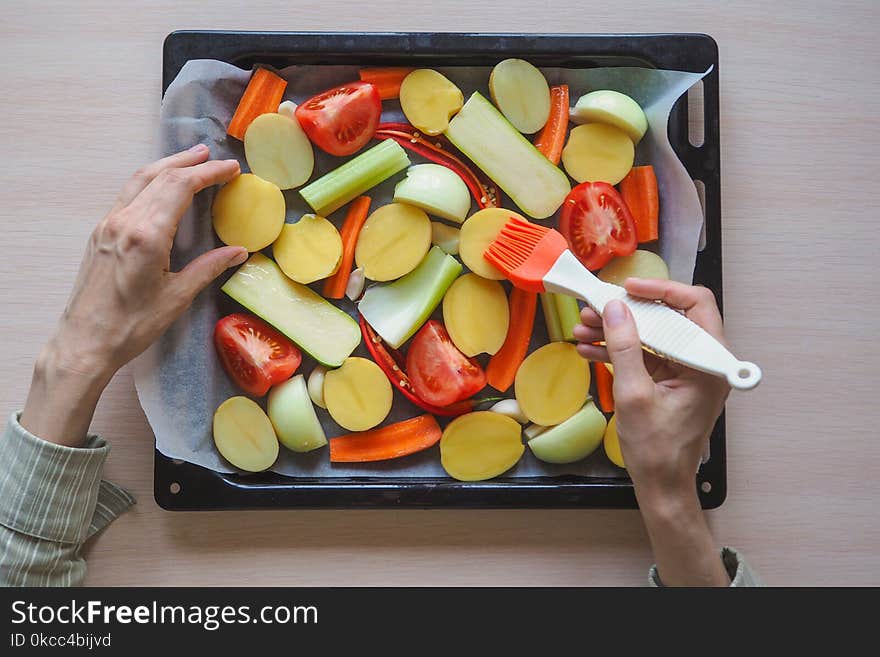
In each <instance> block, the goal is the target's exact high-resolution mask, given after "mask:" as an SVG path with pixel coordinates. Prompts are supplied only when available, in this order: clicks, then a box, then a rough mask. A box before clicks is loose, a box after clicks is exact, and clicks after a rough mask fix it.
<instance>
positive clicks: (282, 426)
mask: <svg viewBox="0 0 880 657" xmlns="http://www.w3.org/2000/svg"><path fill="white" fill-rule="evenodd" d="M268 410H269V419H270V420H271V421H272V426H273V427H275V434H276V435H277V436H278V440H280V441H281V444H282V445H284V446H285V447H286V448H287V449H289V450H291V451H294V452H311V451H312V450H313V449H318V448H319V447H323V446H324V445H326V444H327V437H326V436H325V435H324V429H323V428H322V427H321V423H320V422H319V421H318V416H317V415H316V414H315V407H314V406H312V400H311V399H310V398H309V391H308V389H307V387H306V380H305V377H303V375H302V374H297V375H296V376H295V377H293V378H292V379H288V380H287V381H285V382H284V383H280V384H278V385H277V386H274V387H273V388H272V390H270V391H269V404H268Z"/></svg>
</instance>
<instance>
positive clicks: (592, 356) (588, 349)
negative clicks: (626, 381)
mask: <svg viewBox="0 0 880 657" xmlns="http://www.w3.org/2000/svg"><path fill="white" fill-rule="evenodd" d="M576 348H577V352H578V354H580V356H581V357H582V358H586V359H587V360H594V361H602V362H603V363H610V362H611V359H610V358H609V357H608V350H607V349H606V348H605V347H600V346H598V345H594V344H588V343H586V342H581V343H580V344H578V345H577V347H576Z"/></svg>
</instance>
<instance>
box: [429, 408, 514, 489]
mask: <svg viewBox="0 0 880 657" xmlns="http://www.w3.org/2000/svg"><path fill="white" fill-rule="evenodd" d="M521 429H522V427H521V426H520V424H519V422H517V421H516V420H514V419H513V418H510V417H507V416H506V415H501V414H500V413H492V412H491V411H477V412H476V413H468V414H467V415H461V416H459V417H457V418H455V419H454V420H453V421H452V422H450V423H449V424H448V425H447V427H446V429H445V430H444V431H443V436H442V437H441V438H440V463H441V464H442V465H443V469H444V470H446V472H447V473H448V474H449V476H450V477H454V478H455V479H458V480H459V481H483V480H484V479H491V478H492V477H497V476H498V475H500V474H503V473H504V472H506V471H507V470H509V469H510V468H512V467H513V466H514V465H516V463H517V461H519V459H520V457H522V455H523V451H524V450H525V447H524V446H523V444H522V438H521V437H520V431H521Z"/></svg>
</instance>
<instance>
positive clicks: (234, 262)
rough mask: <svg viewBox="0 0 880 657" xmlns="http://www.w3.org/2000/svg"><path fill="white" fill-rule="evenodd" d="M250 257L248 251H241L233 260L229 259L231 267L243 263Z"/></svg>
mask: <svg viewBox="0 0 880 657" xmlns="http://www.w3.org/2000/svg"><path fill="white" fill-rule="evenodd" d="M247 259H248V252H247V251H241V252H240V253H239V254H238V255H237V256H235V257H234V258H233V259H232V260H230V261H229V266H230V267H237V266H238V265H240V264H242V263H243V262H244V261H245V260H247Z"/></svg>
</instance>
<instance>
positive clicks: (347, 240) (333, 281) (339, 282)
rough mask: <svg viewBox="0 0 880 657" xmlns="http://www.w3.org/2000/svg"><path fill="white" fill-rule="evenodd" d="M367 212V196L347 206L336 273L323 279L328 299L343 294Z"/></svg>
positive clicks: (360, 197)
mask: <svg viewBox="0 0 880 657" xmlns="http://www.w3.org/2000/svg"><path fill="white" fill-rule="evenodd" d="M369 212H370V197H369V196H358V197H357V198H356V199H355V200H354V201H352V202H351V205H350V206H348V214H346V215H345V221H344V222H342V230H340V231H339V236H340V237H342V260H340V261H339V269H337V270H336V273H335V274H333V275H332V276H331V277H330V278H328V279H327V280H325V281H324V296H325V297H327V298H328V299H341V298H342V297H343V296H344V295H345V287H346V286H347V285H348V279H349V277H350V276H351V263H352V262H353V261H354V247H355V246H356V245H357V240H358V235H360V233H361V228H362V227H363V225H364V222H365V221H366V220H367V215H368V214H369Z"/></svg>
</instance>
